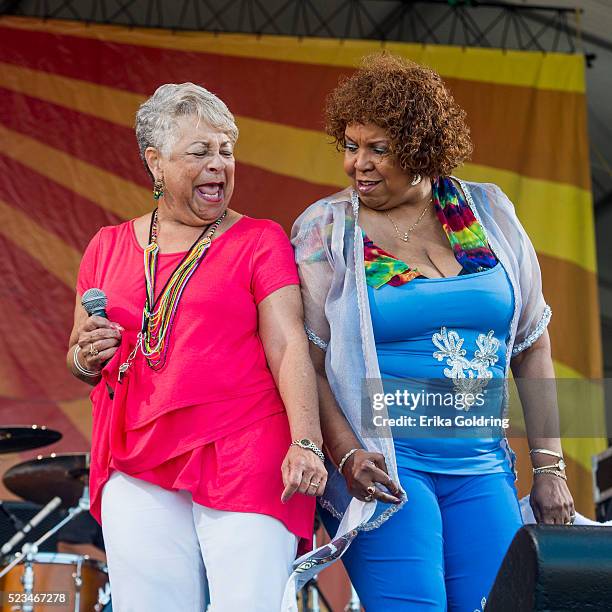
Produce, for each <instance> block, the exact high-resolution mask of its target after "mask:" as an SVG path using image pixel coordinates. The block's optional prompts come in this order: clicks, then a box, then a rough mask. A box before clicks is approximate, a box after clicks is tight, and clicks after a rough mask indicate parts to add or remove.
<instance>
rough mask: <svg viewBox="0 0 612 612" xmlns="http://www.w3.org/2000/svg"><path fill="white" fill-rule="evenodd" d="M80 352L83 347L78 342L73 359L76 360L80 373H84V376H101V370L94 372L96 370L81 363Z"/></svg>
mask: <svg viewBox="0 0 612 612" xmlns="http://www.w3.org/2000/svg"><path fill="white" fill-rule="evenodd" d="M80 352H81V347H80V345H78V344H77V347H76V348H75V349H74V353H72V361H73V362H74V367H75V368H76V369H77V371H78V372H79V374H82V375H83V376H87V377H88V378H97V377H98V376H100V371H98V372H94V370H88V369H87V368H84V367H83V366H82V365H81V364H80V363H79V357H78V356H79V353H80Z"/></svg>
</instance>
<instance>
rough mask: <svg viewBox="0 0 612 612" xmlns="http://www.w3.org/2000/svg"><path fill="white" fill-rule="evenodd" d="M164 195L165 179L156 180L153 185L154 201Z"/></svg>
mask: <svg viewBox="0 0 612 612" xmlns="http://www.w3.org/2000/svg"><path fill="white" fill-rule="evenodd" d="M163 195H164V179H163V178H161V179H155V182H154V183H153V199H154V200H155V201H157V200H159V198H161V197H162V196H163Z"/></svg>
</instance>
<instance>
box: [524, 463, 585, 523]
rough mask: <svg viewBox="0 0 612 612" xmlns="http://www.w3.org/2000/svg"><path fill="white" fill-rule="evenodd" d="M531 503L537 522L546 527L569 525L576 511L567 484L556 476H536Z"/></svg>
mask: <svg viewBox="0 0 612 612" xmlns="http://www.w3.org/2000/svg"><path fill="white" fill-rule="evenodd" d="M529 503H530V504H531V509H532V510H533V515H534V516H535V519H536V521H537V522H538V523H539V524H540V523H543V524H545V525H569V524H571V523H573V522H574V518H575V516H576V515H575V510H574V500H573V498H572V494H571V493H570V492H569V489H568V487H567V482H566V481H565V480H563V479H562V478H559V477H558V476H555V475H554V474H534V477H533V486H532V487H531V495H530V497H529Z"/></svg>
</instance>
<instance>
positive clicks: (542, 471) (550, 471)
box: [533, 468, 567, 480]
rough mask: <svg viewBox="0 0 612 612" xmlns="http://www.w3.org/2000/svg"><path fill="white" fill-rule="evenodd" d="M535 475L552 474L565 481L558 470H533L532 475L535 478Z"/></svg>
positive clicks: (565, 477) (564, 476)
mask: <svg viewBox="0 0 612 612" xmlns="http://www.w3.org/2000/svg"><path fill="white" fill-rule="evenodd" d="M536 474H553V475H554V476H557V477H558V478H563V480H567V476H566V475H565V474H564V473H563V472H559V471H558V470H551V469H548V468H534V469H533V475H534V476H535V475H536Z"/></svg>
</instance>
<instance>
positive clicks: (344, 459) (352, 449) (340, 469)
mask: <svg viewBox="0 0 612 612" xmlns="http://www.w3.org/2000/svg"><path fill="white" fill-rule="evenodd" d="M358 450H363V449H361V448H351V450H350V451H349V452H348V453H346V455H344V457H342V459H340V463H339V464H338V471H339V472H340V473H341V474H342V468H343V467H344V464H345V463H346V462H347V460H348V458H349V457H350V456H351V455H352V454H353V453H356V452H357V451H358Z"/></svg>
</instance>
